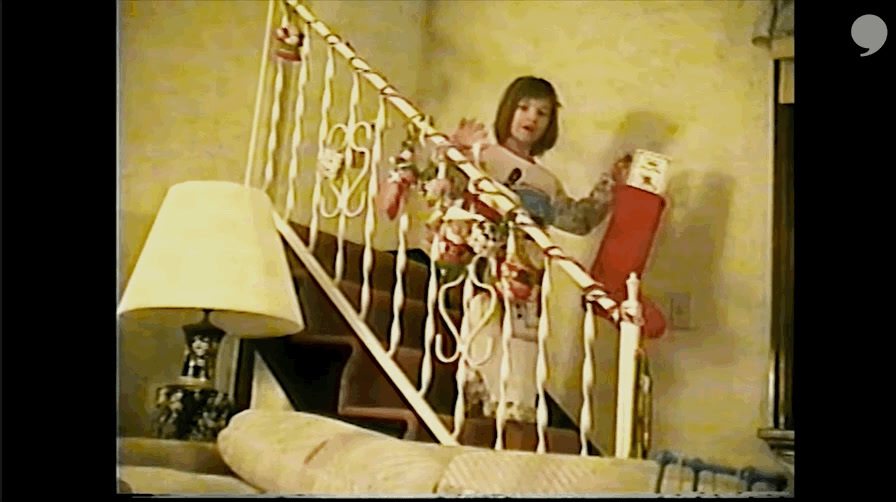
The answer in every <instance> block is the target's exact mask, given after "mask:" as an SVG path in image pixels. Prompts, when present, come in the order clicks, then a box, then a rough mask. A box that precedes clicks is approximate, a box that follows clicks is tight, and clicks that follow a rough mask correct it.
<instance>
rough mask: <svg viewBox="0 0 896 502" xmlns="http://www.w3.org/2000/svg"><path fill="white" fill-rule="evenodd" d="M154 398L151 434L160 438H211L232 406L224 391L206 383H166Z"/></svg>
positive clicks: (216, 432)
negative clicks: (154, 406) (155, 398)
mask: <svg viewBox="0 0 896 502" xmlns="http://www.w3.org/2000/svg"><path fill="white" fill-rule="evenodd" d="M157 398H158V400H157V401H156V410H155V413H154V414H153V417H152V434H153V436H155V437H157V438H161V439H181V440H188V441H214V440H215V439H216V438H217V437H218V433H219V432H221V430H222V429H223V428H224V427H226V426H227V422H228V421H229V420H230V417H231V416H232V414H233V409H234V405H233V401H232V400H231V399H230V397H229V396H228V395H227V393H225V392H221V391H219V390H217V389H214V388H209V387H207V386H205V385H189V384H187V385H183V384H172V385H165V386H162V387H160V388H159V390H158V393H157Z"/></svg>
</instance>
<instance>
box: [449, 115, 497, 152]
mask: <svg viewBox="0 0 896 502" xmlns="http://www.w3.org/2000/svg"><path fill="white" fill-rule="evenodd" d="M487 137H488V133H487V132H486V130H485V126H484V125H483V124H481V123H479V122H476V121H475V120H474V119H469V120H468V119H466V118H462V119H460V125H458V126H457V129H456V130H455V131H454V134H452V135H451V142H452V143H454V144H455V146H458V147H461V148H472V147H473V144H475V143H477V142H479V141H483V140H484V139H486V138H487Z"/></svg>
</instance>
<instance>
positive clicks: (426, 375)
mask: <svg viewBox="0 0 896 502" xmlns="http://www.w3.org/2000/svg"><path fill="white" fill-rule="evenodd" d="M419 141H420V142H421V143H422V142H424V135H423V131H422V130H421V132H420V138H419ZM445 170H446V163H445V160H444V158H442V159H441V160H440V161H439V167H438V172H437V178H439V179H445ZM436 210H437V211H440V212H444V202H443V201H441V200H440V201H439V204H438V206H437V209H436ZM435 228H437V229H438V228H440V224H437V225H436V227H435ZM439 234H440V232H439V231H437V232H436V235H435V236H434V237H433V239H432V246H430V251H429V256H430V264H429V286H428V288H427V291H426V325H425V327H424V329H423V361H422V363H421V365H420V390H419V391H420V395H426V391H427V390H428V389H429V384H430V382H431V380H432V371H433V370H432V350H433V349H432V344H433V341H434V340H435V336H436V315H435V306H436V296H437V295H438V274H437V267H436V261H438V259H439V256H440V255H441V253H440V252H439V248H440V242H441V237H440V235H439Z"/></svg>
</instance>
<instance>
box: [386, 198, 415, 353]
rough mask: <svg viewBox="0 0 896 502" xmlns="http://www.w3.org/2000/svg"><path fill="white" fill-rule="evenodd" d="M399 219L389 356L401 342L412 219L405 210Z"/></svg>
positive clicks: (403, 209)
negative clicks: (405, 276)
mask: <svg viewBox="0 0 896 502" xmlns="http://www.w3.org/2000/svg"><path fill="white" fill-rule="evenodd" d="M400 211H401V216H399V218H398V254H397V255H396V257H395V290H394V291H393V293H392V326H391V327H390V329H389V355H390V356H391V355H393V354H394V353H395V350H396V349H398V345H399V343H400V342H401V311H402V309H403V308H404V273H405V269H406V268H407V263H408V256H407V254H408V252H407V247H408V244H407V235H408V227H409V224H410V217H409V216H408V214H407V212H406V211H405V208H404V207H402V208H401V209H400Z"/></svg>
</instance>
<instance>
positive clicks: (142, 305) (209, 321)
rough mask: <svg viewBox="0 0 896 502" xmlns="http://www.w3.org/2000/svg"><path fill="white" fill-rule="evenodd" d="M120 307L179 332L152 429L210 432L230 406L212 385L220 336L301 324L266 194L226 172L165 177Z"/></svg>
mask: <svg viewBox="0 0 896 502" xmlns="http://www.w3.org/2000/svg"><path fill="white" fill-rule="evenodd" d="M118 315H119V316H120V317H121V318H122V319H125V318H129V319H133V320H138V321H141V322H145V323H154V324H156V325H161V326H171V327H181V328H182V329H183V332H184V336H185V339H186V350H185V358H184V362H183V366H182V367H181V372H180V377H179V378H178V381H177V383H176V384H173V385H165V386H163V387H161V388H160V389H158V394H157V396H156V397H157V403H156V405H157V408H156V411H155V415H154V417H153V432H154V435H156V436H157V437H162V438H168V439H193V440H213V439H214V438H215V437H216V435H217V432H218V431H219V430H220V429H221V428H223V427H224V426H225V425H226V422H227V420H229V418H230V414H231V413H232V411H233V404H232V400H231V399H230V398H229V397H228V396H227V394H226V393H224V392H221V391H219V390H217V389H215V386H214V378H215V364H216V356H217V350H218V345H219V343H220V341H221V338H222V337H223V336H224V335H225V334H233V335H235V336H237V337H240V338H269V337H277V336H284V335H288V334H292V333H297V332H299V331H301V330H303V329H304V328H305V324H304V321H303V318H302V314H301V310H300V309H299V302H298V298H297V296H296V291H295V286H294V284H293V281H292V275H291V274H290V270H289V266H288V264H287V261H286V253H285V251H284V248H283V242H282V241H281V239H280V235H279V233H278V232H277V229H276V227H275V226H274V218H273V205H272V204H271V200H270V198H268V196H267V194H265V192H263V191H262V190H259V189H257V188H253V187H249V186H244V185H240V184H236V183H231V182H225V181H188V182H185V183H180V184H177V185H174V186H172V187H171V188H170V189H169V190H168V193H167V194H166V195H165V199H164V201H163V202H162V207H161V208H160V209H159V212H158V214H157V216H156V219H155V221H154V222H153V225H152V228H151V230H150V232H149V237H148V238H147V240H146V243H145V244H144V246H143V250H142V252H141V253H140V257H139V259H138V261H137V264H136V266H135V268H134V271H133V273H132V274H131V277H130V280H129V281H128V284H127V287H126V288H125V290H124V293H123V294H122V297H121V302H120V304H119V307H118Z"/></svg>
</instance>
